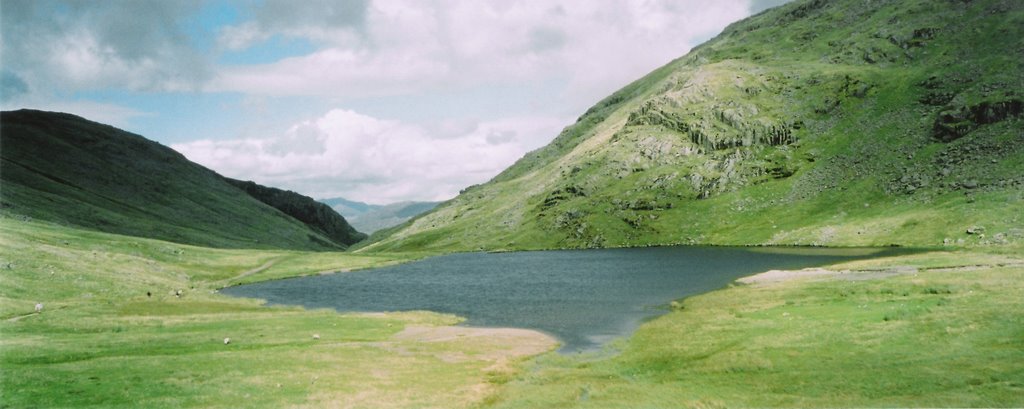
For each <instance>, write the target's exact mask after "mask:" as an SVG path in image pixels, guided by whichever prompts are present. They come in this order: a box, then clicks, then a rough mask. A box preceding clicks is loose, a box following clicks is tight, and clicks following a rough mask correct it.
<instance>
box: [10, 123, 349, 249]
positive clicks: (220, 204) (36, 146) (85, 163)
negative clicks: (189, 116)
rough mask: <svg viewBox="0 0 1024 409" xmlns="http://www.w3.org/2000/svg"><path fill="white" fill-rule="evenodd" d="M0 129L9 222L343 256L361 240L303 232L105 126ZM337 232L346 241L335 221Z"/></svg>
mask: <svg viewBox="0 0 1024 409" xmlns="http://www.w3.org/2000/svg"><path fill="white" fill-rule="evenodd" d="M0 127H2V128H0V137H2V139H0V157H2V161H0V178H2V186H0V203H2V207H3V208H4V209H5V210H6V211H7V212H10V213H12V214H19V215H22V216H27V217H32V218H38V219H43V220H49V221H53V222H57V223H61V224H66V225H71V226H78V227H84V228H88V229H94V230H99V231H105V232H111V233H118V234H125V235H131V236H138V237H149V238H156V239H161V240H168V241H173V242H178V243H187V244H196V245H203V246H211V247H228V248H287V249H304V250H340V249H344V248H346V247H347V246H348V245H350V244H352V243H354V242H355V241H358V239H359V235H355V236H351V235H350V236H348V238H345V237H339V236H338V235H337V234H333V233H332V231H331V230H330V229H322V228H317V227H310V226H307V225H306V224H304V223H303V222H302V221H299V220H297V219H296V218H295V217H293V216H289V215H288V214H285V213H284V212H282V211H280V210H278V209H275V208H274V207H271V206H268V205H266V204H264V203H262V202H260V201H259V200H257V199H255V198H253V197H250V196H249V195H247V194H246V192H244V191H243V190H241V189H239V188H238V187H235V186H233V185H231V184H230V183H228V182H227V181H226V180H225V179H224V178H223V177H221V176H220V175H218V174H216V173H215V172H213V171H211V170H209V169H207V168H204V167H202V166H200V165H198V164H195V163H193V162H190V161H189V160H188V159H186V158H185V157H184V156H182V155H181V154H179V153H178V152H175V151H174V150H172V149H170V148H168V147H165V146H163V145H160V144H158V143H156V142H153V141H150V140H147V139H145V138H143V137H141V136H138V135H135V134H131V133H128V132H124V131H122V130H119V129H116V128H114V127H111V126H107V125H103V124H99V123H96V122H92V121H88V120H86V119H83V118H80V117H77V116H74V115H70V114H62V113H53V112H42V111H32V110H21V111H13V112H3V113H2V114H0ZM328 210H329V209H328ZM335 216H337V215H335ZM333 225H334V226H335V228H336V229H339V231H345V229H348V230H347V231H352V230H351V227H350V226H348V225H347V223H345V222H344V219H341V216H337V218H335V219H333ZM339 226H340V227H339ZM353 232H354V231H353Z"/></svg>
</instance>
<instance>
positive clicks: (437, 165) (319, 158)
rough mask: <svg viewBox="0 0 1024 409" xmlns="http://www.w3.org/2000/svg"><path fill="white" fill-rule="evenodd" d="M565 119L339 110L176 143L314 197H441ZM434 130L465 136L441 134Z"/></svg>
mask: <svg viewBox="0 0 1024 409" xmlns="http://www.w3.org/2000/svg"><path fill="white" fill-rule="evenodd" d="M565 123H567V118H510V119H502V120H498V121H490V122H481V123H478V124H475V125H474V126H465V124H462V125H454V127H452V126H453V125H451V124H439V125H438V126H436V127H421V126H415V125H410V124H405V123H401V122H398V121H389V120H382V119H377V118H373V117H370V116H366V115H362V114H359V113H356V112H353V111H349V110H344V109H336V110H332V111H329V112H327V113H326V114H324V115H323V116H321V117H319V118H316V119H312V120H308V121H304V122H301V123H298V124H295V125H294V126H292V127H291V128H290V129H289V130H288V131H286V132H285V133H284V134H283V135H280V136H277V137H272V138H265V139H241V140H228V141H214V140H201V141H195V142H189V143H184V144H177V145H173V146H172V147H173V148H174V149H176V150H178V151H179V152H182V153H183V154H184V155H185V156H187V157H188V158H189V159H191V160H193V161H195V162H198V163H200V164H203V165H205V166H207V167H210V168H212V169H214V170H216V171H218V172H221V173H223V174H224V175H226V176H229V177H234V178H241V179H251V180H255V181H256V182H258V183H263V184H268V185H272V186H278V187H283V188H288V189H294V190H297V191H300V192H302V193H303V194H307V195H311V196H314V197H332V196H344V197H346V198H350V199H355V200H363V201H367V202H371V203H390V202H395V201H401V200H443V199H448V198H451V197H453V196H454V195H455V194H456V193H458V191H459V190H460V189H462V188H464V187H466V186H469V185H471V184H474V183H481V182H484V181H486V180H488V179H490V178H491V177H493V176H494V175H496V174H497V173H498V172H500V171H501V170H503V169H504V168H506V167H508V166H509V165H511V164H512V163H513V162H514V161H515V160H517V159H518V158H520V157H522V155H523V154H524V153H525V152H527V151H528V150H531V149H535V148H537V147H539V146H540V145H542V144H543V143H544V142H546V141H547V140H548V139H550V137H551V135H555V134H556V133H557V132H558V130H559V128H560V127H561V126H563V125H564V124H565ZM459 126H462V128H459ZM431 128H433V129H446V128H447V129H448V130H449V132H450V131H452V130H459V131H461V133H460V134H459V135H450V134H449V135H442V136H440V137H439V136H438V135H436V134H434V133H431V132H430V129H431Z"/></svg>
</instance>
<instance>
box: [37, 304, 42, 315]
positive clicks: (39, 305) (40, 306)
mask: <svg viewBox="0 0 1024 409" xmlns="http://www.w3.org/2000/svg"><path fill="white" fill-rule="evenodd" d="M41 312H43V303H41V302H40V303H36V314H39V313H41Z"/></svg>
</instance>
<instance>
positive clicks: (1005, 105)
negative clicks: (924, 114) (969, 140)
mask: <svg viewBox="0 0 1024 409" xmlns="http://www.w3.org/2000/svg"><path fill="white" fill-rule="evenodd" d="M1022 112H1024V103H1022V102H1021V100H1020V99H1018V98H1008V99H1004V100H1000V101H982V102H979V103H977V104H973V105H961V106H951V107H946V109H944V110H942V112H939V114H938V116H937V117H936V119H935V126H934V129H933V131H932V134H933V135H934V137H935V139H938V140H940V141H943V142H950V141H954V140H957V139H960V138H962V137H963V136H964V135H967V134H968V133H970V132H971V131H973V130H975V129H977V128H978V127H979V126H981V125H988V124H994V123H996V122H1000V121H1003V120H1006V119H1010V118H1013V117H1018V116H1020V115H1021V113H1022Z"/></svg>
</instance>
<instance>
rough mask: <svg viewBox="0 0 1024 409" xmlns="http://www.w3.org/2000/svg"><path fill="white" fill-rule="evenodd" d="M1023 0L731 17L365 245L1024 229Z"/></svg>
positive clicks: (810, 3) (816, 241)
mask: <svg viewBox="0 0 1024 409" xmlns="http://www.w3.org/2000/svg"><path fill="white" fill-rule="evenodd" d="M1022 118H1024V3H1021V2H1014V1H1002V0H978V1H969V2H965V1H949V0H944V1H934V0H910V1H868V2H865V1H860V0H836V1H822V0H801V1H796V2H793V3H790V4H787V5H784V6H781V7H778V8H775V9H771V10H768V11H765V12H763V13H761V14H758V15H756V16H753V17H750V18H748V19H745V20H743V21H740V22H737V23H734V24H732V25H730V26H729V27H727V28H726V29H725V30H724V31H723V32H722V33H721V34H720V35H719V36H717V37H716V38H714V39H712V40H710V41H708V42H707V43H705V44H703V45H701V46H699V47H696V48H695V49H693V50H692V51H691V52H690V53H689V54H687V55H686V56H684V57H682V58H679V59H677V60H675V61H673V62H671V63H669V64H668V65H666V66H664V67H662V68H659V69H657V70H655V71H654V72H652V73H651V74H649V75H647V76H645V77H643V78H641V79H639V80H637V81H636V82H634V83H632V84H629V85H627V86H626V87H624V88H623V89H621V90H620V91H618V92H616V93H614V94H612V95H611V96H609V97H608V98H605V99H604V100H602V101H600V102H599V103H598V104H597V105H595V106H594V107H593V108H591V109H590V110H588V111H587V112H586V113H584V114H583V115H582V116H581V117H580V118H579V120H578V121H577V122H576V123H575V124H573V125H571V126H569V127H567V128H565V130H564V131H563V132H562V133H561V134H560V135H558V137H557V138H555V139H554V141H553V142H552V143H551V144H549V145H548V146H546V147H544V148H541V149H539V150H537V151H534V152H531V153H529V154H527V155H526V156H525V157H523V158H522V159H521V160H519V161H518V162H517V163H516V164H514V165H513V166H512V167H510V168H508V169H507V170H505V171H504V172H502V173H501V174H499V175H498V176H496V177H495V178H494V179H493V180H491V181H490V182H488V183H485V184H482V185H478V186H472V187H469V188H467V189H465V190H464V191H463V192H462V193H461V194H460V195H459V196H458V197H457V198H455V199H453V200H451V201H449V202H447V203H445V204H443V205H441V206H439V207H438V208H437V209H436V210H434V211H433V212H431V213H429V214H426V215H423V216H421V217H418V218H416V219H415V220H413V221H411V222H409V223H407V224H406V225H404V226H403V227H402V228H400V229H394V230H392V231H391V232H389V234H383V235H377V236H378V237H375V239H376V242H375V243H373V244H371V245H369V246H367V248H366V250H369V251H374V250H401V249H433V250H502V249H535V248H560V247H573V248H579V247H611V246H641V245H660V244H678V243H685V244H777V245H832V246H864V245H872V246H875V245H889V244H899V245H910V246H941V245H951V246H973V245H1001V244H1012V243H1021V242H1024V121H1022Z"/></svg>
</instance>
